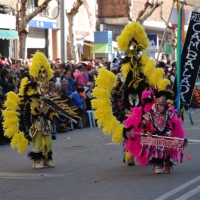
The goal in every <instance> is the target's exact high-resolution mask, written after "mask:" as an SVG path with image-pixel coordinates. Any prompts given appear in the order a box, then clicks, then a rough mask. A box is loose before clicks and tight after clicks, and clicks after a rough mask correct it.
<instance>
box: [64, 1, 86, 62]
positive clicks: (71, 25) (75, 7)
mask: <svg viewBox="0 0 200 200" xmlns="http://www.w3.org/2000/svg"><path fill="white" fill-rule="evenodd" d="M82 4H83V0H76V1H75V2H74V5H73V7H72V9H71V11H70V12H67V13H66V15H67V18H68V22H69V28H68V30H69V39H70V47H71V53H72V58H73V60H75V62H78V61H79V55H78V48H77V42H76V37H75V31H74V17H75V15H76V14H77V13H78V10H79V8H80V6H81V5H82Z"/></svg>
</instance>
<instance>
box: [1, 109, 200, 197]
mask: <svg viewBox="0 0 200 200" xmlns="http://www.w3.org/2000/svg"><path fill="white" fill-rule="evenodd" d="M191 115H192V118H193V121H194V125H191V123H190V121H189V117H188V116H189V115H188V111H187V112H186V113H185V121H184V127H185V131H186V138H188V139H197V140H200V110H198V109H193V110H191ZM56 137H57V139H56V140H54V141H53V163H54V164H55V168H45V169H33V168H32V163H31V160H29V158H27V153H28V151H29V150H31V148H32V143H31V144H30V145H29V147H28V149H27V151H26V152H25V153H23V154H18V153H17V151H16V150H13V149H12V148H11V147H10V145H1V146H0V151H1V153H0V200H14V199H20V200H21V199H22V200H36V199H37V200H54V199H56V200H65V199H66V200H153V199H157V200H162V199H168V200H169V199H170V200H171V199H180V200H183V199H191V200H199V199H200V187H199V185H200V153H199V152H200V143H195V144H194V143H193V144H188V145H187V147H186V148H185V151H186V152H187V154H189V155H190V156H191V157H192V160H191V161H189V160H188V159H187V158H185V157H184V159H183V163H181V164H177V163H175V164H176V165H175V166H174V167H173V170H172V172H171V173H170V174H167V175H166V174H159V175H158V174H154V172H153V171H152V170H151V166H145V167H140V166H138V165H137V164H136V165H135V166H132V167H130V166H127V165H125V164H124V163H123V162H122V160H123V146H122V144H121V145H115V144H113V143H112V141H111V136H110V135H104V134H103V132H102V129H101V128H84V129H80V130H74V131H70V132H66V133H60V134H57V135H56Z"/></svg>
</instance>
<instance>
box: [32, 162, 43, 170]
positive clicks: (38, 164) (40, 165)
mask: <svg viewBox="0 0 200 200" xmlns="http://www.w3.org/2000/svg"><path fill="white" fill-rule="evenodd" d="M42 168H46V166H44V165H43V164H41V163H40V162H39V161H34V162H33V169H42Z"/></svg>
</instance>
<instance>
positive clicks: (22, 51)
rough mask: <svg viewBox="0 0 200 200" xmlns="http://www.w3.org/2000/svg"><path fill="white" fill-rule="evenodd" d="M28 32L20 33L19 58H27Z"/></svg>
mask: <svg viewBox="0 0 200 200" xmlns="http://www.w3.org/2000/svg"><path fill="white" fill-rule="evenodd" d="M27 36H28V33H23V32H20V33H19V58H22V59H25V58H27V49H26V38H27Z"/></svg>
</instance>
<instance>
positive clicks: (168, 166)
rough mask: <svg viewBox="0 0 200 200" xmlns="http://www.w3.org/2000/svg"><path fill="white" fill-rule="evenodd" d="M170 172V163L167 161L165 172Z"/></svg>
mask: <svg viewBox="0 0 200 200" xmlns="http://www.w3.org/2000/svg"><path fill="white" fill-rule="evenodd" d="M169 173H170V165H169V163H165V174H169Z"/></svg>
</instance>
